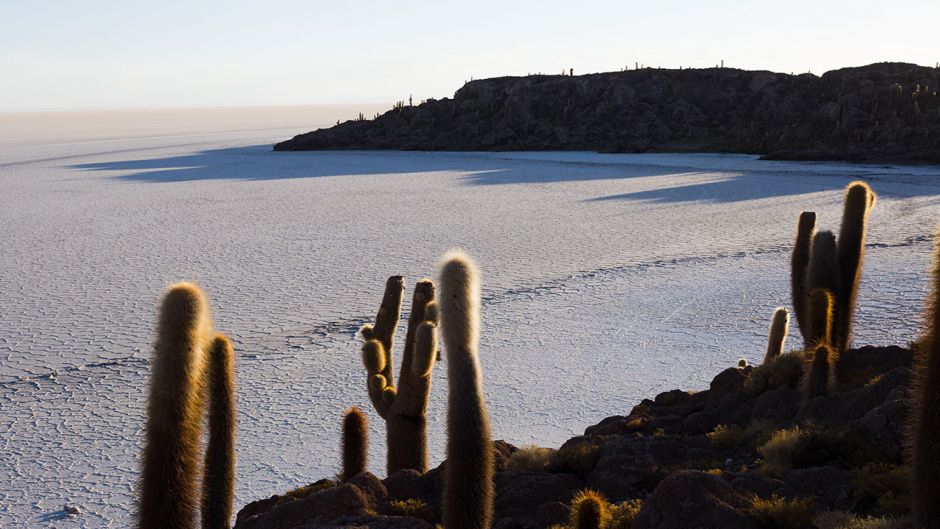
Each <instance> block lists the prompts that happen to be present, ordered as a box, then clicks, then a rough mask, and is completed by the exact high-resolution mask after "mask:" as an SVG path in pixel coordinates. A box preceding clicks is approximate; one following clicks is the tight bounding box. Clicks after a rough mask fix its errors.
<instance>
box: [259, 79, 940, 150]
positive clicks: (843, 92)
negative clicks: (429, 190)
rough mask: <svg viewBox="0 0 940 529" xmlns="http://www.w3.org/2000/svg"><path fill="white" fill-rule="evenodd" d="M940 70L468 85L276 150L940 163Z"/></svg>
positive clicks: (296, 139)
mask: <svg viewBox="0 0 940 529" xmlns="http://www.w3.org/2000/svg"><path fill="white" fill-rule="evenodd" d="M938 87H940V69H938V68H931V67H924V66H918V65H915V64H907V63H878V64H872V65H868V66H863V67H857V68H843V69H839V70H833V71H830V72H827V73H825V74H823V75H822V76H816V75H813V74H809V73H806V74H799V75H793V74H785V73H773V72H769V71H746V70H738V69H733V68H706V69H679V70H675V69H659V68H641V69H637V70H629V71H620V72H609V73H597V74H589V75H578V76H571V75H529V76H525V77H499V78H493V79H481V80H476V81H471V82H468V83H466V84H465V85H464V86H463V87H462V88H460V89H459V90H457V92H456V93H455V94H454V97H453V98H444V99H440V100H435V99H429V100H427V101H425V102H422V103H421V104H419V105H416V106H412V105H409V104H405V103H399V104H396V105H395V107H394V108H393V109H392V110H389V111H388V112H386V113H384V114H381V115H378V116H376V117H375V118H374V119H366V118H365V117H362V118H361V119H359V120H356V121H347V122H344V123H339V124H337V125H336V126H334V127H330V128H326V129H319V130H315V131H312V132H308V133H306V134H301V135H299V136H296V137H294V138H293V139H290V140H287V141H284V142H281V143H278V144H277V145H275V146H274V150H276V151H303V150H333V149H365V150H379V149H395V150H426V151H444V150H446V151H533V150H536V151H538V150H588V151H600V152H612V153H643V152H728V153H747V154H760V155H763V156H765V157H767V158H773V159H791V160H841V161H859V162H898V163H940V142H938V138H940V98H938V96H937V88H938Z"/></svg>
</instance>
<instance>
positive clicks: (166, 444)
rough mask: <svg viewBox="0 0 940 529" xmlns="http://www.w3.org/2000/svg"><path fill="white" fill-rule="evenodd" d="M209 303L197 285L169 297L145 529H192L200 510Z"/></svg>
mask: <svg viewBox="0 0 940 529" xmlns="http://www.w3.org/2000/svg"><path fill="white" fill-rule="evenodd" d="M211 326H212V322H211V316H210V313H209V304H208V302H207V301H206V297H205V295H204V294H203V292H202V290H201V289H200V288H199V287H197V286H196V285H193V284H191V283H178V284H176V285H173V286H171V287H170V288H169V289H168V290H167V292H166V294H165V295H164V296H163V301H162V303H161V305H160V317H159V322H158V324H157V342H156V345H155V348H154V349H155V350H154V356H153V360H152V363H151V373H152V375H151V379H150V397H149V399H148V403H147V425H146V428H145V431H146V440H145V442H144V452H143V456H142V470H141V480H140V503H139V506H138V512H137V527H138V528H139V529H165V528H173V529H190V528H193V527H194V524H195V520H196V510H197V508H198V506H199V493H198V483H199V479H198V478H199V463H200V453H199V448H200V433H201V427H202V416H203V398H204V393H205V392H204V389H203V386H202V385H203V381H204V373H205V371H206V351H205V349H206V346H207V345H208V344H209V338H210V332H211Z"/></svg>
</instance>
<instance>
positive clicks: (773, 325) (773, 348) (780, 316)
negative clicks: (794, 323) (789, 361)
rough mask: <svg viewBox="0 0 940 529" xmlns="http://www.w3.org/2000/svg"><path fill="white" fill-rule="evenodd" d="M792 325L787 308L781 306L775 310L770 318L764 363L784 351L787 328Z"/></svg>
mask: <svg viewBox="0 0 940 529" xmlns="http://www.w3.org/2000/svg"><path fill="white" fill-rule="evenodd" d="M789 327H790V313H789V312H787V309H785V308H783V307H779V308H778V309H777V310H775V311H774V317H773V318H772V319H771V320H770V331H769V332H768V334H767V352H766V353H765V354H764V363H765V364H766V363H767V362H769V361H771V360H773V359H774V358H776V357H778V356H780V354H781V353H782V352H783V343H784V342H785V341H786V340H787V330H788V329H789Z"/></svg>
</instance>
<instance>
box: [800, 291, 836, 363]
mask: <svg viewBox="0 0 940 529" xmlns="http://www.w3.org/2000/svg"><path fill="white" fill-rule="evenodd" d="M807 306H808V308H809V310H808V311H807V312H808V315H809V327H808V328H809V335H808V336H807V340H806V349H807V350H809V349H812V348H814V347H816V346H818V345H819V344H831V343H832V306H833V297H832V293H830V292H829V291H828V290H826V289H824V288H814V289H813V291H812V292H810V294H809V303H808V304H807Z"/></svg>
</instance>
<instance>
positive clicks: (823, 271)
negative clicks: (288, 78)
mask: <svg viewBox="0 0 940 529" xmlns="http://www.w3.org/2000/svg"><path fill="white" fill-rule="evenodd" d="M805 284H806V289H807V292H808V293H809V294H810V295H809V296H808V298H807V300H806V301H805V305H804V307H805V308H806V317H807V322H806V333H805V334H804V340H805V347H806V349H807V350H810V349H813V348H814V347H816V346H817V345H818V344H819V343H820V342H821V341H825V342H826V343H829V344H832V340H831V334H832V333H831V324H832V318H833V312H834V311H835V310H836V309H835V307H836V306H837V304H838V302H839V300H838V298H836V297H835V296H836V293H837V292H839V290H840V289H839V286H840V276H839V256H838V251H837V249H836V237H835V235H833V234H832V232H831V231H821V232H819V233H817V234H816V235H815V236H814V237H813V246H812V252H811V253H810V260H809V267H808V268H807V269H806V282H805ZM826 293H828V294H826Z"/></svg>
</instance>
